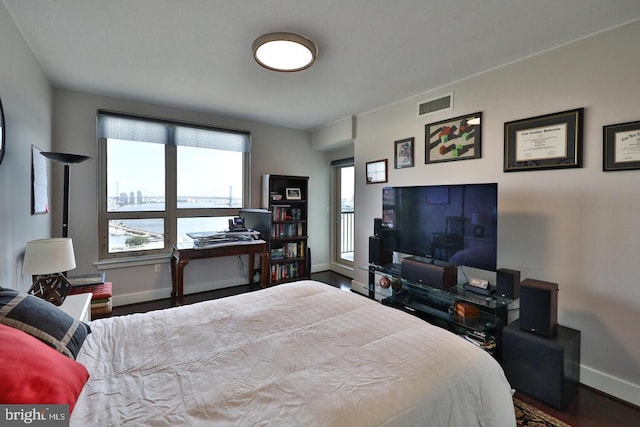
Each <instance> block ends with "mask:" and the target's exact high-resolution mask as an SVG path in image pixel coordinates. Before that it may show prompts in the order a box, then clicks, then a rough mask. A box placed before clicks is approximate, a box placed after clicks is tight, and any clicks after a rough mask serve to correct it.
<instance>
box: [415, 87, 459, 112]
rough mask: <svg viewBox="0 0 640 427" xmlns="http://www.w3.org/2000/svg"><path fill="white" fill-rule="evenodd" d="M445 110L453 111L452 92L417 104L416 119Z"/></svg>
mask: <svg viewBox="0 0 640 427" xmlns="http://www.w3.org/2000/svg"><path fill="white" fill-rule="evenodd" d="M446 110H453V92H451V93H450V94H447V95H445V96H442V97H440V98H436V99H430V100H429V101H425V102H422V103H420V104H418V117H421V116H426V115H428V114H433V113H438V112H440V111H446Z"/></svg>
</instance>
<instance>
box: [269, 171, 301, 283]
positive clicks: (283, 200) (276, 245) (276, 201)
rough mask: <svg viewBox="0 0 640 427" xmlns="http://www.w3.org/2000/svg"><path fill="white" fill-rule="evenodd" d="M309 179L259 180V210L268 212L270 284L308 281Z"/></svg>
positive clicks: (295, 177)
mask: <svg viewBox="0 0 640 427" xmlns="http://www.w3.org/2000/svg"><path fill="white" fill-rule="evenodd" d="M308 184H309V177H305V176H289V175H274V174H267V175H263V176H262V207H263V208H264V209H268V210H269V211H271V236H270V238H269V239H268V243H269V273H270V274H269V283H270V284H271V285H276V284H280V283H285V282H291V281H294V280H298V279H306V278H309V274H310V271H309V270H310V265H309V264H310V262H309V253H310V251H309V247H308V246H307V238H308V236H307V197H308V187H309V185H308Z"/></svg>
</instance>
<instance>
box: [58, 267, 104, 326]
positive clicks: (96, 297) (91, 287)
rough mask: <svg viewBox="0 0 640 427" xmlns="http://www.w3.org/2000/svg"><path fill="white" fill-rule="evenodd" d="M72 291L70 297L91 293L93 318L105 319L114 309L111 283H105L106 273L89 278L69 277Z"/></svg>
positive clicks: (88, 276) (89, 276)
mask: <svg viewBox="0 0 640 427" xmlns="http://www.w3.org/2000/svg"><path fill="white" fill-rule="evenodd" d="M68 279H69V282H71V289H70V290H69V295H73V294H86V293H89V292H91V293H92V294H93V295H92V296H91V318H92V319H94V318H97V317H104V316H108V315H110V314H111V311H112V309H113V303H112V299H113V292H112V289H111V288H112V285H111V282H105V281H104V273H102V274H92V275H87V276H76V277H69V278H68Z"/></svg>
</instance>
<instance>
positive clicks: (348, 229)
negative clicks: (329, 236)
mask: <svg viewBox="0 0 640 427" xmlns="http://www.w3.org/2000/svg"><path fill="white" fill-rule="evenodd" d="M354 217H355V214H354V212H353V211H342V212H340V259H344V260H349V261H353V240H354V235H355V231H354V229H353V223H354Z"/></svg>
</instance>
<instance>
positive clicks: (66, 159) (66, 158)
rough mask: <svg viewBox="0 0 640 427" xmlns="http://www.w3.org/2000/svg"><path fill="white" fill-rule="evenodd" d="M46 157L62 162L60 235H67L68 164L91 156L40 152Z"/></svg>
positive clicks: (79, 161)
mask: <svg viewBox="0 0 640 427" xmlns="http://www.w3.org/2000/svg"><path fill="white" fill-rule="evenodd" d="M42 155H43V156H44V157H46V158H47V159H50V160H53V161H56V162H60V163H64V201H63V202H64V203H63V205H62V237H69V165H72V164H76V163H82V162H84V161H85V160H89V159H90V158H91V157H89V156H83V155H80V154H68V153H54V152H44V153H42Z"/></svg>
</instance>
